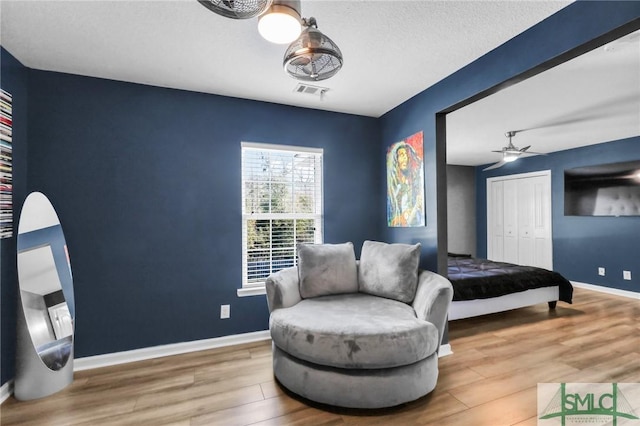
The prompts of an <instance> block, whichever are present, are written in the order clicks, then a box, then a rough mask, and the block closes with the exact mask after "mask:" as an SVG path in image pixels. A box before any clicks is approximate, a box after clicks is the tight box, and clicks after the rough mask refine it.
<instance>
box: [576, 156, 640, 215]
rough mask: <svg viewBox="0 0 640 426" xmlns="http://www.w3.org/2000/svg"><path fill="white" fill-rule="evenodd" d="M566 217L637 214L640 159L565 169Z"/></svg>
mask: <svg viewBox="0 0 640 426" xmlns="http://www.w3.org/2000/svg"><path fill="white" fill-rule="evenodd" d="M564 214H565V216H640V160H635V161H625V162H621V163H610V164H599V165H594V166H588V167H578V168H575V169H567V170H565V171H564Z"/></svg>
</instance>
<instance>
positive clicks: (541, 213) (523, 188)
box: [487, 171, 553, 269]
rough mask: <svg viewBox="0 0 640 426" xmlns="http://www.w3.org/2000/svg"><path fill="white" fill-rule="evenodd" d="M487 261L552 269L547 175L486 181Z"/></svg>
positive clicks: (546, 172) (532, 174) (503, 177)
mask: <svg viewBox="0 0 640 426" xmlns="http://www.w3.org/2000/svg"><path fill="white" fill-rule="evenodd" d="M487 257H488V258H489V259H491V260H495V261H502V262H509V263H515V264H519V265H529V266H537V267H540V268H545V269H552V268H553V243H552V229H551V174H550V172H549V171H544V172H535V173H526V174H521V175H511V176H502V177H498V178H490V179H488V180H487Z"/></svg>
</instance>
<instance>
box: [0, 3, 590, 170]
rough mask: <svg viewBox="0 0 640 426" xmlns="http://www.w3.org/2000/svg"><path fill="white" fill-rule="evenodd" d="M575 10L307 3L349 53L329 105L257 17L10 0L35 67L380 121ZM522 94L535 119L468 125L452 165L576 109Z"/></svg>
mask: <svg viewBox="0 0 640 426" xmlns="http://www.w3.org/2000/svg"><path fill="white" fill-rule="evenodd" d="M569 3H570V1H537V0H536V1H509V0H507V1H494V0H491V1H478V0H475V1H473V0H472V1H455V0H449V1H446V0H445V1H431V0H422V1H421V0H414V1H398V0H393V1H391V0H386V1H382V0H379V1H369V0H348V1H346V0H343V1H330V0H303V1H302V16H304V17H311V16H314V17H315V18H316V19H317V21H318V27H319V29H320V30H321V31H323V32H324V33H325V34H326V35H328V36H329V37H330V38H331V39H332V40H333V41H335V42H336V43H337V44H338V46H339V47H340V49H341V50H342V53H343V55H344V58H345V62H344V66H343V69H342V70H341V71H340V72H339V73H338V74H337V75H336V76H334V77H333V78H331V79H329V80H325V81H322V82H319V83H318V85H320V86H323V87H326V88H328V89H329V90H328V92H327V93H326V95H325V96H324V98H323V99H320V98H318V97H314V96H311V95H305V94H299V93H295V92H294V88H295V87H296V84H297V81H296V80H294V79H292V78H290V77H288V76H287V75H286V74H285V73H284V71H283V70H282V57H283V54H284V51H285V49H286V46H283V45H274V44H271V43H269V42H267V41H265V40H263V39H262V38H261V37H260V35H259V34H258V31H257V19H249V20H241V21H238V20H232V19H228V18H224V17H222V16H218V15H216V14H214V13H213V12H211V11H209V10H208V9H206V8H205V7H203V6H202V5H200V4H199V3H198V2H197V1H196V0H157V1H152V0H129V1H126V0H115V1H110V2H105V1H96V0H80V1H65V0H57V1H34V0H2V1H1V2H0V20H1V24H2V25H1V32H0V43H1V44H2V46H3V47H4V48H5V49H7V50H8V51H9V52H10V53H12V54H13V55H14V56H15V57H16V58H17V59H18V60H20V61H21V62H22V63H23V64H24V65H26V66H27V67H30V68H35V69H41V70H51V71H58V72H65V73H71V74H80V75H87V76H93V77H102V78H108V79H113V80H121V81H129V82H135V83H142V84H150V85H155V86H160V87H170V88H177V89H184V90H191V91H197V92H204V93H213V94H219V95H226V96H233V97H240V98H246V99H254V100H261V101H268V102H275V103H281V104H286V105H294V106H301V107H308V108H315V109H322V110H328V111H336V112H344V113H352V114H359V115H365V116H372V117H379V116H381V115H383V114H384V113H385V112H387V111H389V110H390V109H392V108H394V107H396V106H397V105H399V104H401V103H402V102H404V101H406V100H407V99H409V98H411V97H412V96H414V95H415V94H417V93H419V92H421V91H423V90H424V89H426V88H428V87H429V86H431V85H433V84H435V83H436V82H438V81H440V80H441V79H443V78H444V77H446V76H448V75H450V74H452V73H453V72H455V71H457V70H458V69H460V68H462V67H463V66H465V65H467V64H469V63H470V62H472V61H473V60H475V59H477V58H479V57H480V56H482V55H484V54H485V53H487V52H488V51H490V50H492V49H494V48H496V47H498V46H499V45H501V44H502V43H504V42H506V41H508V40H509V39H511V38H513V37H514V36H516V35H517V34H519V33H521V32H522V31H524V30H526V29H527V28H529V27H531V26H533V25H535V24H536V23H538V22H540V21H541V20H543V19H545V18H546V17H548V16H549V15H551V14H553V13H555V12H556V11H558V10H560V9H561V8H563V7H565V6H566V5H568V4H569ZM494 96H496V95H494ZM547 98H548V96H547ZM517 99H518V100H517V101H516V102H515V103H514V102H513V101H512V102H511V103H509V105H517V106H518V108H509V112H513V111H518V110H522V111H523V112H526V116H527V117H528V118H529V119H530V120H533V121H530V122H529V123H524V122H517V121H513V122H505V120H504V117H505V116H504V112H496V113H495V114H493V118H494V119H495V117H499V118H501V120H500V122H499V123H496V124H495V126H496V127H497V128H499V131H497V133H496V131H495V130H494V131H490V129H488V127H487V128H486V129H485V130H484V132H485V133H486V134H487V135H490V136H487V138H484V136H483V138H484V139H483V138H481V137H480V135H481V133H480V132H479V126H477V123H476V122H466V120H462V119H460V120H459V121H458V122H459V123H462V124H460V126H461V129H463V128H467V129H468V130H466V132H465V131H464V130H461V134H460V136H455V135H456V130H450V131H449V132H448V133H450V134H449V139H448V145H450V146H451V147H453V148H452V150H451V152H450V153H449V159H450V160H451V161H453V162H454V163H455V164H466V163H468V162H469V161H470V160H469V159H468V158H467V159H464V158H463V157H464V155H466V154H471V155H470V157H471V158H472V161H471V162H472V163H477V164H480V163H486V162H491V161H493V160H494V158H493V157H492V158H490V159H486V160H485V159H482V157H480V153H482V152H486V151H487V150H489V151H490V150H491V149H499V148H501V147H502V146H503V143H504V142H505V141H506V140H504V138H503V137H502V134H503V133H504V132H505V131H507V130H514V129H515V130H518V129H520V128H529V127H534V126H538V127H539V126H541V125H543V124H545V123H550V122H552V120H556V119H559V118H558V117H563V116H564V115H563V114H565V112H564V111H562V110H561V109H559V108H558V109H557V110H555V113H553V114H552V113H551V112H550V111H548V110H549V107H548V106H545V108H544V109H543V110H544V112H545V114H544V115H542V116H540V118H537V112H536V110H535V108H533V102H531V101H527V102H524V101H523V99H529V97H528V96H523V95H521V94H520V95H518V98H517ZM556 101H557V99H556ZM523 105H531V108H529V109H525V108H523ZM583 106H584V105H583ZM467 108H470V107H467ZM576 109H577V108H575V107H573V109H572V110H571V111H570V112H571V113H573V112H575V110H576ZM511 110H513V111H511ZM461 114H462V112H461ZM471 115H473V114H471ZM461 117H462V115H461ZM494 121H495V120H494ZM512 123H513V124H512ZM514 126H515V127H514ZM456 127H457V126H456ZM529 133H531V134H532V135H533V134H534V132H533V131H532V132H529ZM496 134H497V136H496ZM526 134H527V133H525V132H523V133H522V139H523V140H524V136H525V135H526ZM470 135H471V136H470ZM520 136H521V135H520V134H519V135H518V136H517V137H516V138H515V139H514V142H516V144H519V142H520V140H519V138H520ZM483 144H484V145H483ZM531 144H532V145H534V147H533V148H532V149H534V148H535V149H536V150H541V151H542V150H543V148H542V147H540V145H539V142H538V141H536V143H531ZM457 145H460V146H463V147H464V149H463V150H457V149H455V146H457ZM522 145H524V143H522V144H520V146H522ZM472 148H473V149H477V150H478V153H477V156H476V155H474V154H472V153H470V149H472ZM457 151H458V152H461V154H459V153H456V152H457ZM458 155H460V157H459V158H460V159H459V160H458V159H456V158H457V156H458ZM495 155H497V154H495ZM495 160H496V161H497V158H496V159H495Z"/></svg>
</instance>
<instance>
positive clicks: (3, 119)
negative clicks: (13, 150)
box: [0, 111, 13, 126]
mask: <svg viewBox="0 0 640 426" xmlns="http://www.w3.org/2000/svg"><path fill="white" fill-rule="evenodd" d="M0 123H3V124H5V125H7V126H11V125H12V124H13V120H12V119H11V117H8V116H7V115H6V114H5V113H4V112H2V111H0Z"/></svg>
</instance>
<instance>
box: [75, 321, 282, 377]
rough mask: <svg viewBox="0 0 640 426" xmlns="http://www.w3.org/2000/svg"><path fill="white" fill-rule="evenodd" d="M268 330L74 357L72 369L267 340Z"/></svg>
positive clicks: (90, 367)
mask: <svg viewBox="0 0 640 426" xmlns="http://www.w3.org/2000/svg"><path fill="white" fill-rule="evenodd" d="M270 338H271V336H270V335H269V330H264V331H255V332H252V333H244V334H234V335H231V336H223V337H215V338H212V339H203V340H196V341H193V342H184V343H174V344H170V345H161V346H152V347H149V348H142V349H134V350H131V351H123V352H115V353H110V354H104V355H95V356H88V357H82V358H76V359H75V360H74V361H73V363H74V365H73V370H74V371H83V370H89V369H92V368H100V367H109V366H112V365H118V364H126V363H128V362H135V361H144V360H147V359H153V358H161V357H165V356H170V355H179V354H185V353H189V352H196V351H202V350H207V349H215V348H221V347H225V346H233V345H241V344H244V343H253V342H259V341H263V340H269V339H270Z"/></svg>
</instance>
